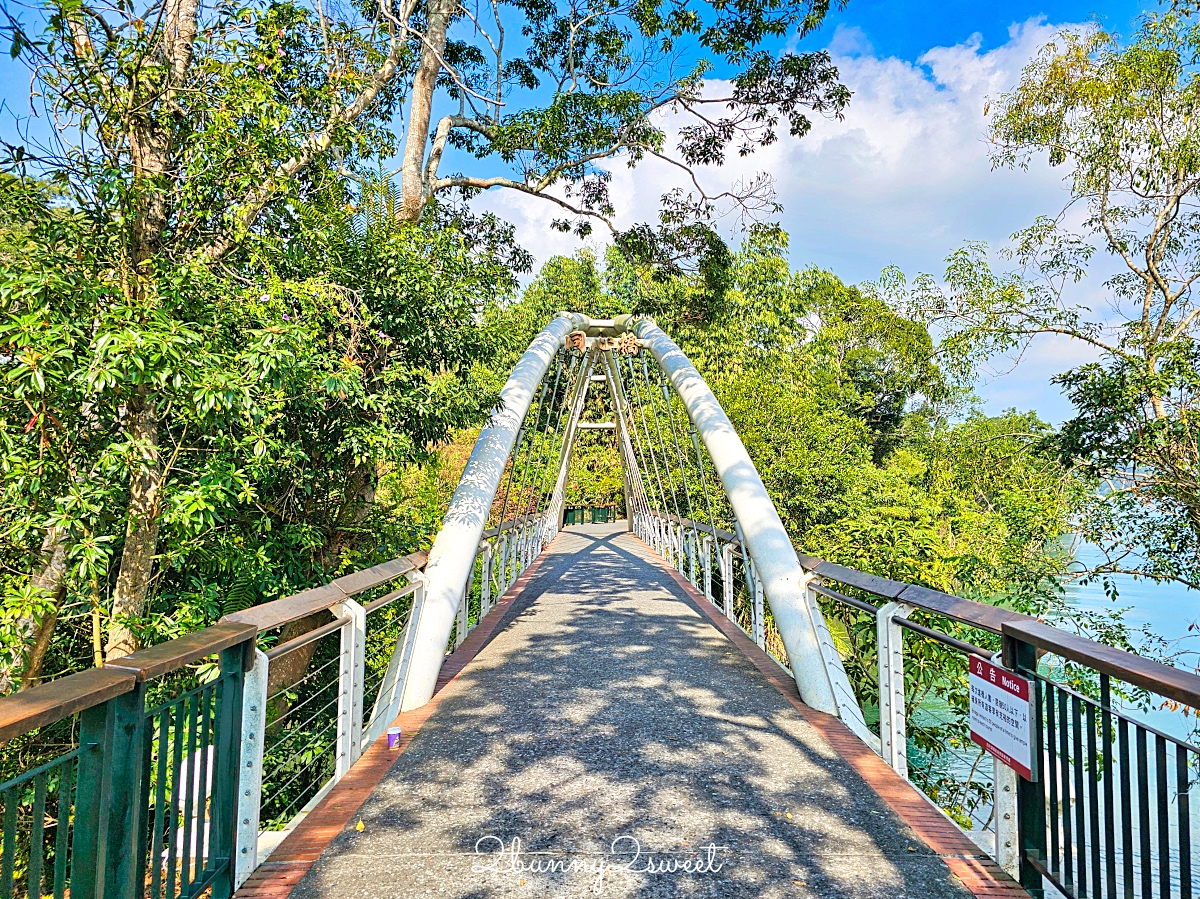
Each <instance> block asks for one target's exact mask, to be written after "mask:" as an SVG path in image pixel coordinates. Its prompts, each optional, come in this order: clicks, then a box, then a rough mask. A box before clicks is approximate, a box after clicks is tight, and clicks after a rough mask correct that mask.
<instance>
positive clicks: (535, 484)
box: [521, 356, 562, 529]
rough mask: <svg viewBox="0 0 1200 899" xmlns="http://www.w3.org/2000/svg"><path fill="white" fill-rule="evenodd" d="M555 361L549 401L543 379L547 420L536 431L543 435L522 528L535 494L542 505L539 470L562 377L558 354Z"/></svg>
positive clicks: (542, 463)
mask: <svg viewBox="0 0 1200 899" xmlns="http://www.w3.org/2000/svg"><path fill="white" fill-rule="evenodd" d="M555 362H556V363H558V364H556V365H555V366H554V384H553V386H551V388H550V392H549V393H550V398H549V401H547V400H546V393H545V387H544V384H545V381H546V380H548V379H547V378H543V379H542V381H543V393H542V399H541V403H542V405H544V406H545V413H546V421H545V423H544V424H541V425H539V427H538V429H537V430H536V432H535V434H536V435H540V436H541V440H540V441H539V446H538V451H537V462H536V463H534V466H533V469H534V480H531V481H530V483H529V502H524V508H523V514H522V517H521V528H522V529H524V528H526V527H528V526H529V515H530V508H529V505H530V503H531V502H533V498H534V496H538V497H539V499H538V501H537V503H535V504H534V509H535V510H536V509H537V508H538V507H539V506H540V505H541V499H540V496H541V491H540V489H538V488H540V487H541V478H540V477H539V475H538V471H539V469H542V468H544V467H545V461H544V456H545V455H546V444H547V433H548V431H549V427H550V417H551V414H552V409H553V407H554V401H555V398H556V397H557V396H558V383H559V379H560V378H561V377H562V365H561V360H559V359H558V357H557V356H555ZM541 413H542V409H541V407H539V408H538V421H539V422H540V421H541V418H542V414H541ZM521 496H522V500H523V501H524V491H522V494H521Z"/></svg>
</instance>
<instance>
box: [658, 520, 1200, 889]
mask: <svg viewBox="0 0 1200 899" xmlns="http://www.w3.org/2000/svg"><path fill="white" fill-rule="evenodd" d="M634 531H635V533H636V534H637V535H638V536H639V537H641V538H642V539H643V540H644V541H645V542H646V543H648V544H649V545H650V546H651V547H652V548H653V549H654V550H655V551H656V552H658V553H659V554H660V555H661V556H662V557H663V558H664V560H665V561H667V562H668V563H669V564H670V565H672V566H673V567H675V568H676V569H677V570H678V571H679V572H680V573H681V574H683V575H684V577H686V578H687V579H688V580H689V581H690V582H691V583H692V584H693V585H694V586H695V587H696V588H697V590H699V591H700V592H701V593H703V594H704V595H705V596H706V597H707V598H708V599H709V601H711V602H712V603H713V604H714V605H715V606H717V607H718V608H720V609H722V611H723V612H724V613H725V615H726V616H727V617H728V618H729V619H730V620H731V621H733V622H734V623H736V624H737V625H738V627H740V628H741V629H742V630H743V631H744V632H745V633H746V634H747V636H749V637H750V638H751V639H753V640H754V641H755V642H756V643H757V644H758V645H759V646H760V647H762V648H764V649H766V650H767V651H768V652H769V653H770V654H771V655H772V656H773V657H774V658H775V659H776V660H777V661H778V662H779V663H780V664H781V665H783V666H785V667H786V666H787V658H786V653H785V652H784V651H783V647H782V643H781V642H779V641H778V640H777V639H773V637H772V632H773V625H772V620H771V616H770V614H769V609H764V606H763V602H762V594H763V591H762V585H761V584H760V583H758V579H757V578H756V577H755V576H754V571H753V568H754V566H753V563H752V562H751V561H748V560H746V559H745V557H744V555H743V550H742V546H741V542H740V541H739V539H738V536H737V535H736V534H734V533H732V532H729V531H724V530H721V529H719V528H714V527H711V526H709V525H706V524H703V523H700V522H695V521H690V520H688V519H685V518H680V517H679V516H676V515H672V514H670V513H659V512H650V513H647V514H640V515H637V516H635V518H634ZM799 558H800V561H801V564H802V565H803V567H804V568H805V570H806V571H808V572H810V573H811V574H812V575H813V578H812V580H811V582H810V584H809V587H808V589H809V595H810V599H811V601H812V602H813V604H814V605H817V604H818V603H820V602H823V603H826V604H834V605H835V606H838V607H842V608H844V609H847V610H850V611H851V612H853V613H856V614H861V615H865V616H870V619H872V620H871V621H870V622H869V626H870V629H871V630H873V632H874V633H873V634H872V635H871V636H872V640H871V643H872V644H873V645H872V646H871V647H870V648H871V649H873V650H874V656H875V661H874V664H873V665H872V664H871V663H870V662H869V661H868V662H864V660H863V659H849V658H847V659H844V661H845V662H846V663H847V667H848V669H849V668H850V665H851V663H853V662H859V663H863V664H864V667H868V668H869V667H874V669H875V675H876V680H875V683H874V684H872V685H871V686H872V687H874V688H875V690H872V691H871V695H870V696H869V697H866V698H868V699H873V700H874V701H875V704H876V707H877V708H878V719H877V721H878V723H877V728H876V733H874V734H871V737H873V739H868V740H867V742H869V743H870V744H871V745H872V747H873V748H874V749H875V751H876V752H878V753H879V754H880V755H881V756H882V757H883V758H884V760H885V761H887V763H888V764H889V765H890V766H891V767H892V768H893V769H894V770H895V771H896V772H897V773H898V774H900V775H901V776H903V777H905V778H906V779H908V778H910V776H911V774H912V772H911V771H910V757H909V756H910V750H911V749H912V746H911V745H910V744H913V742H914V741H913V736H912V734H911V733H910V729H911V728H913V726H914V720H916V722H917V724H916V727H918V728H919V727H921V726H923V725H922V724H921V722H920V716H921V715H922V714H923V709H922V708H921V707H920V706H919V705H918V706H917V707H916V708H912V707H910V702H909V693H910V692H911V691H912V688H913V685H914V683H917V684H919V683H920V677H921V674H920V673H919V672H914V671H912V670H909V668H908V666H907V665H906V661H907V657H906V635H907V636H908V640H909V641H914V640H915V641H927V642H930V643H933V644H936V646H937V647H939V649H940V650H942V651H943V652H944V653H945V655H944V656H942V657H940V658H941V661H942V664H940V665H939V666H938V670H939V672H940V676H942V677H945V676H946V668H947V667H951V668H953V664H951V665H950V666H947V665H946V664H945V662H946V660H947V659H955V660H958V662H957V664H958V665H960V666H961V674H962V675H963V678H962V680H963V682H964V685H965V681H966V677H965V674H966V671H967V664H968V662H969V659H970V657H971V656H972V655H974V656H980V657H983V658H986V659H990V660H993V661H995V662H997V663H1001V662H1002V663H1003V664H1004V665H1005V666H1006V667H1007V668H1008V669H1010V670H1012V671H1014V672H1016V673H1017V674H1019V675H1021V676H1023V677H1026V678H1029V679H1030V680H1031V681H1032V683H1033V694H1034V695H1033V698H1032V705H1031V709H1032V710H1033V712H1032V715H1033V723H1034V727H1033V759H1034V763H1035V764H1034V770H1033V777H1032V779H1031V780H1026V779H1024V778H1022V777H1020V776H1019V775H1018V774H1017V772H1016V771H1014V770H1013V769H1012V768H1010V767H1008V766H1007V765H1005V764H1004V763H1003V762H1001V761H1000V760H998V759H994V758H993V760H992V761H993V770H992V772H991V776H990V777H988V776H987V773H986V771H983V770H981V766H980V764H979V762H980V761H981V760H982V758H983V757H984V756H983V750H982V749H979V748H978V747H975V746H974V744H967V746H964V747H962V749H963V753H964V754H965V753H966V752H967V751H968V748H967V747H970V749H969V751H970V753H972V754H973V756H974V761H973V763H971V764H967V765H965V766H964V767H963V771H962V772H960V777H961V776H966V777H968V778H970V779H971V780H970V783H969V789H970V790H972V791H973V794H974V795H975V796H976V797H977V798H978V799H979V801H978V802H977V803H976V805H975V810H978V809H980V808H986V810H987V815H986V818H984V817H982V816H973V815H970V814H969V812H970V811H971V809H967V810H966V812H967V813H966V814H965V817H967V818H970V819H973V820H966V821H964V820H963V817H964V815H959V816H958V818H957V820H956V823H958V824H959V825H960V826H964V829H971V824H972V823H973V824H974V825H975V826H976V827H978V826H979V825H981V824H985V823H986V824H987V825H988V829H990V830H992V831H993V833H992V839H991V841H990V845H989V846H988V847H987V848H988V850H989V851H990V852H991V854H992V855H993V857H994V858H995V859H996V860H997V862H998V863H999V864H1000V865H1001V867H1003V868H1004V869H1005V870H1007V871H1008V872H1009V873H1011V874H1012V875H1013V876H1014V877H1016V878H1018V879H1019V880H1020V882H1021V884H1022V885H1023V886H1025V887H1026V889H1028V890H1029V891H1030V892H1031V893H1032V894H1033V895H1035V896H1043V895H1045V896H1055V895H1062V896H1066V897H1071V899H1083V897H1105V899H1108V897H1113V899H1116V897H1138V899H1152V897H1155V899H1165V897H1181V899H1191V897H1192V896H1193V895H1196V894H1197V893H1200V890H1198V888H1197V876H1198V874H1197V871H1196V866H1194V865H1193V863H1192V855H1193V853H1192V848H1193V846H1200V825H1198V824H1197V817H1200V816H1195V815H1193V814H1192V802H1193V794H1194V793H1195V792H1197V790H1198V789H1200V787H1198V785H1200V749H1198V748H1197V747H1196V746H1193V745H1191V744H1189V743H1188V742H1186V741H1185V740H1182V739H1179V738H1177V737H1173V736H1170V735H1168V734H1166V733H1163V732H1161V731H1160V730H1157V729H1155V728H1154V727H1151V726H1149V725H1148V724H1146V723H1145V722H1143V721H1138V720H1137V719H1135V718H1134V717H1133V716H1132V715H1131V714H1130V713H1129V712H1128V711H1126V710H1123V709H1120V708H1118V707H1117V705H1116V703H1115V702H1114V699H1113V697H1114V694H1115V693H1116V692H1117V690H1118V687H1119V688H1121V689H1125V690H1141V691H1145V692H1146V693H1147V694H1150V695H1153V696H1157V697H1161V698H1162V699H1164V700H1166V701H1169V702H1171V703H1176V704H1179V705H1180V706H1184V707H1187V708H1189V709H1191V710H1192V711H1193V713H1195V712H1196V711H1197V710H1200V677H1198V676H1196V675H1195V674H1192V673H1190V672H1186V671H1182V670H1179V669H1175V668H1170V667H1168V666H1165V665H1161V664H1158V663H1156V662H1152V661H1149V660H1147V659H1144V658H1142V657H1140V656H1137V655H1134V654H1133V653H1129V652H1125V651H1122V650H1119V649H1114V648H1111V647H1107V646H1104V645H1102V644H1099V643H1095V642H1094V641H1092V640H1089V639H1087V638H1084V637H1079V636H1076V635H1073V634H1070V633H1067V632H1065V631H1062V630H1059V629H1058V628H1055V627H1052V626H1050V625H1048V624H1045V623H1042V622H1040V621H1038V620H1037V619H1035V618H1032V617H1031V616H1028V615H1023V614H1021V613H1018V612H1013V611H1011V610H1008V609H1003V608H999V607H996V606H991V605H987V604H984V603H979V602H974V601H971V600H967V599H963V598H961V597H957V596H953V595H950V594H947V593H942V592H940V591H937V590H932V589H930V588H927V587H922V586H919V585H914V584H906V583H903V582H899V581H892V580H889V579H887V578H881V577H877V576H874V575H870V574H865V573H863V572H859V571H855V570H854V569H850V568H845V567H843V566H840V565H834V564H831V563H829V562H825V561H823V560H821V559H818V558H815V557H812V556H805V555H803V554H801V555H800V557H799ZM835 588H836V589H835ZM864 596H867V597H871V598H872V599H875V600H876V602H871V601H869V600H868V599H864V598H862V597H864ZM880 600H882V602H881V603H880V602H879V601H880ZM917 616H921V617H922V620H914V618H916V617H917ZM865 629H866V628H864V630H865ZM967 637H970V638H971V639H967ZM972 640H974V641H977V642H972ZM979 644H985V645H979ZM917 645H920V643H918V644H917ZM864 648H865V647H864ZM1071 666H1073V670H1072V668H1071ZM955 670H957V669H955ZM1069 671H1070V672H1071V674H1072V677H1071V678H1070V679H1071V680H1073V681H1078V680H1081V679H1082V680H1083V681H1084V682H1087V683H1094V685H1095V688H1096V689H1095V694H1096V695H1088V692H1087V691H1085V690H1081V689H1076V688H1073V687H1072V686H1069V685H1067V684H1065V683H1063V682H1062V681H1063V680H1064V679H1065V675H1067V673H1068V672H1069ZM1077 674H1082V675H1084V677H1082V678H1080V677H1078V676H1075V675H1077ZM953 675H954V671H952V672H951V676H953ZM906 685H907V687H908V689H907V690H906ZM965 715H966V712H965V708H960V709H957V710H956V717H955V720H953V721H951V722H949V723H951V724H953V725H955V726H957V727H958V728H959V730H960V731H962V732H963V733H965V728H966V717H965ZM915 716H916V717H915ZM860 736H861V734H860ZM931 798H934V799H936V798H939V797H936V796H934V797H931ZM940 798H942V799H943V801H944V799H945V797H940Z"/></svg>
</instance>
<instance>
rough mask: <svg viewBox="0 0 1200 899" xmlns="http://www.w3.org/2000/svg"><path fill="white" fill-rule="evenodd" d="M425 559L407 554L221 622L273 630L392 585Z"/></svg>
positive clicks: (426, 558) (223, 619)
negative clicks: (383, 586) (379, 587)
mask: <svg viewBox="0 0 1200 899" xmlns="http://www.w3.org/2000/svg"><path fill="white" fill-rule="evenodd" d="M428 558H429V554H428V553H426V552H423V551H422V552H417V553H411V554H409V555H407V556H403V557H401V558H399V559H392V560H391V561H390V562H384V563H382V564H380V565H374V566H372V567H371V568H364V569H363V570H362V571H356V572H354V573H353V574H347V575H343V576H342V577H340V578H337V579H336V580H334V581H331V582H330V583H328V584H324V585H322V586H320V587H313V588H312V589H310V590H303V591H301V592H300V593H294V594H292V595H291V596H285V597H284V598H283V599H276V600H272V601H271V602H265V603H263V604H262V605H260V606H252V607H250V608H249V609H245V610H244V611H241V612H234V613H232V614H230V615H226V616H225V617H224V618H222V619H221V620H222V621H236V622H238V623H241V624H252V625H254V626H255V627H257V628H258V629H259V630H260V631H268V630H273V629H274V628H277V627H283V626H284V625H285V624H288V623H289V622H292V621H296V620H297V619H300V618H306V617H308V616H309V615H313V614H315V613H317V612H322V611H324V610H325V609H328V608H329V607H330V606H333V605H336V604H337V603H339V602H341V601H342V600H344V599H350V598H351V597H353V596H357V595H358V594H359V593H363V592H365V591H367V590H371V589H374V588H375V587H378V586H380V585H382V584H386V583H388V582H390V581H394V580H396V578H398V577H401V576H402V575H405V574H408V573H409V572H410V571H418V570H420V569H421V568H424V567H425V563H426V561H428Z"/></svg>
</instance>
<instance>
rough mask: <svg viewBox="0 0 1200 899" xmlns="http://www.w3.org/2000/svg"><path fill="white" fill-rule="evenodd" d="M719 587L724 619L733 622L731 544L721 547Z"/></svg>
mask: <svg viewBox="0 0 1200 899" xmlns="http://www.w3.org/2000/svg"><path fill="white" fill-rule="evenodd" d="M721 587H722V591H721V592H722V594H723V596H722V599H723V600H724V606H725V617H726V618H728V619H729V620H730V621H732V620H733V544H732V543H726V544H725V545H724V546H723V547H721Z"/></svg>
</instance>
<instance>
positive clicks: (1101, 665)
mask: <svg viewBox="0 0 1200 899" xmlns="http://www.w3.org/2000/svg"><path fill="white" fill-rule="evenodd" d="M1002 632H1003V634H1004V636H1005V637H1006V638H1007V639H1006V640H1005V643H1006V644H1007V642H1008V640H1019V641H1021V642H1022V643H1028V644H1030V645H1032V646H1036V647H1037V648H1038V649H1042V650H1045V651H1046V652H1049V653H1053V654H1054V655H1056V656H1061V657H1062V658H1064V659H1069V660H1071V661H1072V662H1078V663H1079V664H1080V665H1086V666H1087V667H1088V668H1092V669H1094V670H1096V671H1099V672H1100V673H1101V674H1107V675H1108V676H1109V677H1115V678H1116V679H1117V680H1120V681H1124V682H1125V683H1127V684H1132V685H1133V686H1135V687H1142V688H1144V689H1146V690H1150V691H1151V692H1153V693H1157V694H1158V695H1160V696H1165V697H1167V698H1168V699H1174V700H1175V701H1176V702H1182V703H1183V704H1184V705H1189V706H1191V707H1192V708H1194V709H1200V675H1196V674H1193V673H1192V672H1190V671H1184V670H1183V669H1182V668H1172V667H1170V666H1169V665H1163V664H1161V663H1159V662H1154V661H1151V660H1150V659H1144V658H1142V657H1141V656H1139V655H1136V654H1135V653H1132V652H1126V651H1125V650H1123V649H1116V648H1115V647H1112V646H1105V645H1104V644H1103V643H1097V642H1096V641H1095V640H1089V639H1088V638H1087V637H1080V636H1078V635H1076V634H1071V633H1068V632H1067V631H1063V630H1059V629H1058V628H1056V627H1052V626H1051V625H1049V624H1045V623H1043V622H1041V621H1036V620H1031V621H1017V622H1009V623H1006V624H1005V625H1004V628H1003V631H1002ZM1005 661H1006V663H1010V662H1011V661H1012V660H1011V659H1006V660H1005ZM1009 667H1012V666H1011V664H1010V665H1009Z"/></svg>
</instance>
